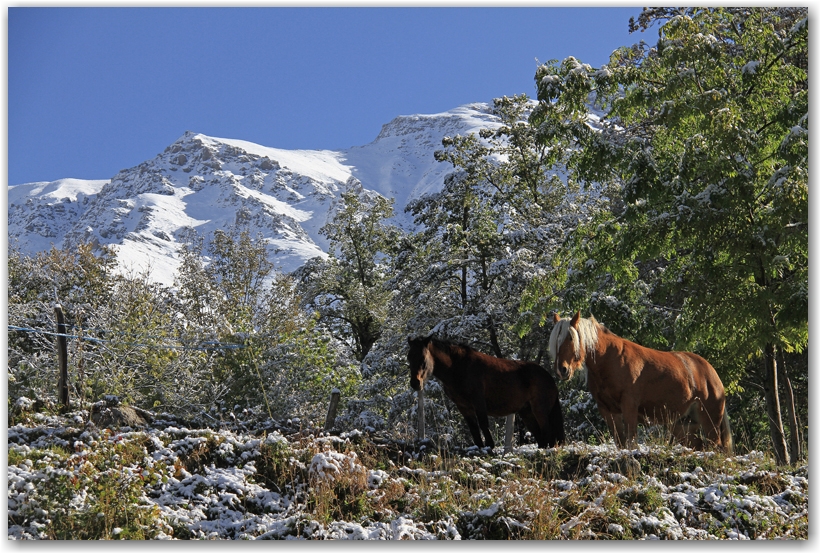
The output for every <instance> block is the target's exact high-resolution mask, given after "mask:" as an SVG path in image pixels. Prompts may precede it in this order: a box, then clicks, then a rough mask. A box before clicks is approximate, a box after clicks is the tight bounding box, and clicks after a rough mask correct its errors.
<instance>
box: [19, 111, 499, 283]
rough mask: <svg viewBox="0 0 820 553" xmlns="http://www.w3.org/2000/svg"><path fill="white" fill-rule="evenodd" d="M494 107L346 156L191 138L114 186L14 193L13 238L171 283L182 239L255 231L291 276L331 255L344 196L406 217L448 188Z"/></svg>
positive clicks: (444, 117)
mask: <svg viewBox="0 0 820 553" xmlns="http://www.w3.org/2000/svg"><path fill="white" fill-rule="evenodd" d="M498 124H499V123H498V121H497V118H495V116H494V115H493V114H492V109H491V107H490V105H489V104H486V103H474V104H467V105H465V106H460V107H458V108H455V109H453V110H450V111H446V112H443V113H438V114H433V115H406V116H399V117H396V118H395V119H393V120H392V121H391V122H389V123H387V124H385V125H384V126H383V127H382V130H381V132H380V133H379V135H378V136H377V137H376V139H375V140H374V141H373V142H371V143H369V144H366V145H364V146H356V147H353V148H349V149H347V150H341V151H331V150H286V149H281V148H273V147H268V146H262V145H260V144H256V143H253V142H248V141H244V140H240V139H231V138H216V137H211V136H207V135H204V134H201V133H197V132H194V131H190V130H186V131H185V132H184V133H183V134H182V136H180V138H178V139H177V140H175V141H174V142H173V143H171V144H170V145H169V146H168V147H167V148H165V149H164V150H163V151H162V152H161V153H159V154H157V156H156V157H154V158H153V159H150V160H146V161H143V162H142V163H140V164H138V165H136V166H134V167H132V168H130V169H125V170H123V171H120V172H119V173H117V174H116V175H115V176H114V177H113V178H111V179H110V180H100V181H79V180H76V179H63V180H61V181H55V182H53V183H31V184H25V185H18V186H10V187H9V238H10V241H11V242H12V244H15V243H16V244H17V245H19V247H20V248H21V250H22V251H23V252H24V253H28V254H34V253H36V252H37V251H42V250H45V249H48V248H49V247H50V246H51V245H52V244H53V245H54V246H57V247H64V246H69V247H70V246H72V245H76V244H77V243H80V242H94V243H99V244H109V245H111V246H112V247H114V249H115V250H117V251H118V259H119V261H120V265H121V266H122V268H123V269H124V270H125V269H131V270H137V271H139V270H144V269H147V268H149V267H150V268H151V276H152V278H153V279H154V280H156V281H159V282H162V283H165V284H169V285H170V284H172V283H173V279H174V275H175V272H176V268H177V267H178V265H179V256H178V250H179V246H180V242H179V241H180V240H182V239H183V236H184V235H185V234H186V233H187V229H194V230H195V231H196V232H197V233H199V234H200V235H202V236H206V237H207V236H210V235H212V234H213V232H214V231H215V230H218V229H228V228H230V227H231V226H233V225H235V224H236V223H237V222H243V223H244V224H247V226H248V228H249V229H251V231H252V232H255V233H258V234H259V235H260V236H261V237H262V239H264V240H265V241H266V243H267V244H268V251H269V257H270V259H271V260H272V261H273V262H274V265H275V267H276V268H277V269H279V270H281V271H285V272H289V271H292V270H295V269H297V268H298V267H300V266H301V265H303V264H304V263H305V262H306V261H307V260H308V259H311V258H313V257H317V256H325V255H326V253H325V252H326V251H327V247H328V243H327V240H326V238H325V237H324V236H322V235H321V234H320V233H319V230H320V229H321V227H322V226H324V224H325V223H326V222H327V221H328V220H329V219H330V218H331V217H332V216H333V213H334V211H335V209H336V206H337V205H338V202H339V198H340V195H341V193H342V192H343V191H344V190H347V189H350V188H353V189H356V190H359V191H360V193H362V194H368V195H370V194H373V193H378V194H381V195H383V196H385V197H388V198H393V199H394V200H395V209H396V214H397V215H396V222H397V224H400V225H401V226H404V227H408V226H409V225H411V223H412V222H411V221H409V220H408V219H407V217H408V216H407V215H406V214H404V206H405V205H406V204H407V202H408V201H409V200H411V199H414V198H416V197H419V196H420V195H422V194H425V193H428V192H434V191H437V190H439V189H440V188H441V185H442V183H443V180H444V177H445V176H446V175H447V174H448V173H449V172H451V171H452V167H451V166H449V165H448V164H443V163H439V162H437V161H435V159H434V157H433V153H434V152H435V151H436V150H437V149H440V148H441V140H442V138H443V137H444V136H446V135H455V134H462V135H466V134H469V133H472V132H477V131H478V130H479V129H480V128H482V127H488V126H497V125H498Z"/></svg>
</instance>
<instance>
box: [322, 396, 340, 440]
mask: <svg viewBox="0 0 820 553" xmlns="http://www.w3.org/2000/svg"><path fill="white" fill-rule="evenodd" d="M341 393H342V392H341V391H339V388H333V390H331V392H330V407H328V409H327V418H326V419H325V432H328V431H329V430H330V429H331V428H333V424H334V423H335V422H336V407H338V406H339V396H340V395H341Z"/></svg>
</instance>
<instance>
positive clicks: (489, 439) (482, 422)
mask: <svg viewBox="0 0 820 553" xmlns="http://www.w3.org/2000/svg"><path fill="white" fill-rule="evenodd" d="M476 417H478V426H479V427H481V430H482V431H483V432H484V441H485V442H486V443H487V445H488V446H489V447H490V449H492V448H494V447H495V440H493V435H492V434H491V433H490V418H489V416H488V415H487V409H476Z"/></svg>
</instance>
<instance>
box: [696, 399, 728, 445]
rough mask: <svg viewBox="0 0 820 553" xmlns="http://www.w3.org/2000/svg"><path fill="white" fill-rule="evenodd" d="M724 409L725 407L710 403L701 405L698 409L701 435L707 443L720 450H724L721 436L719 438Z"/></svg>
mask: <svg viewBox="0 0 820 553" xmlns="http://www.w3.org/2000/svg"><path fill="white" fill-rule="evenodd" d="M724 409H725V405H721V404H720V403H718V402H710V403H709V404H708V405H707V404H705V403H701V407H700V427H701V429H702V430H703V435H704V437H705V438H706V440H707V442H709V443H712V444H714V445H715V446H717V447H720V448H724V443H723V439H722V438H723V436H721V430H722V427H721V425H722V424H723V411H724Z"/></svg>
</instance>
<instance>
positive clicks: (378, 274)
mask: <svg viewBox="0 0 820 553" xmlns="http://www.w3.org/2000/svg"><path fill="white" fill-rule="evenodd" d="M392 216H393V200H388V199H386V198H384V197H382V196H380V195H377V194H376V195H373V196H370V197H368V196H361V197H360V196H359V195H358V194H357V193H356V191H354V190H349V191H347V192H344V193H342V196H341V202H340V206H339V208H338V210H337V211H336V213H335V215H334V216H333V218H332V219H331V220H330V221H329V222H328V223H327V224H326V225H325V226H323V227H322V228H321V229H320V231H319V232H320V233H321V234H323V235H324V236H326V237H327V238H328V239H329V240H330V251H329V257H328V259H326V260H322V259H318V258H317V259H314V260H312V261H311V262H308V263H307V264H306V265H305V267H303V268H302V269H301V270H300V271H299V275H300V276H299V278H300V279H301V289H302V291H303V294H304V298H305V301H306V304H307V305H308V307H310V308H312V309H314V310H316V311H317V312H318V313H319V317H320V320H321V321H322V322H323V323H324V324H326V325H327V327H328V328H329V329H330V330H331V332H332V333H333V334H334V335H335V336H336V337H337V338H339V339H340V340H342V341H343V342H348V343H350V344H351V348H352V350H353V353H354V357H355V358H356V359H357V360H358V361H362V360H363V359H364V358H365V356H367V353H368V352H369V351H370V348H372V347H373V344H374V343H375V342H376V340H378V338H379V336H380V335H381V326H382V323H383V322H384V319H385V317H386V316H387V304H388V300H389V298H390V291H389V290H387V289H386V288H385V287H384V282H385V281H386V280H387V278H388V272H387V268H388V267H389V261H390V256H391V254H392V252H393V248H394V247H395V245H396V243H397V242H398V237H399V235H400V231H399V229H398V228H397V227H394V226H392V225H390V224H388V223H387V222H386V221H387V220H388V219H389V218H390V217H392Z"/></svg>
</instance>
